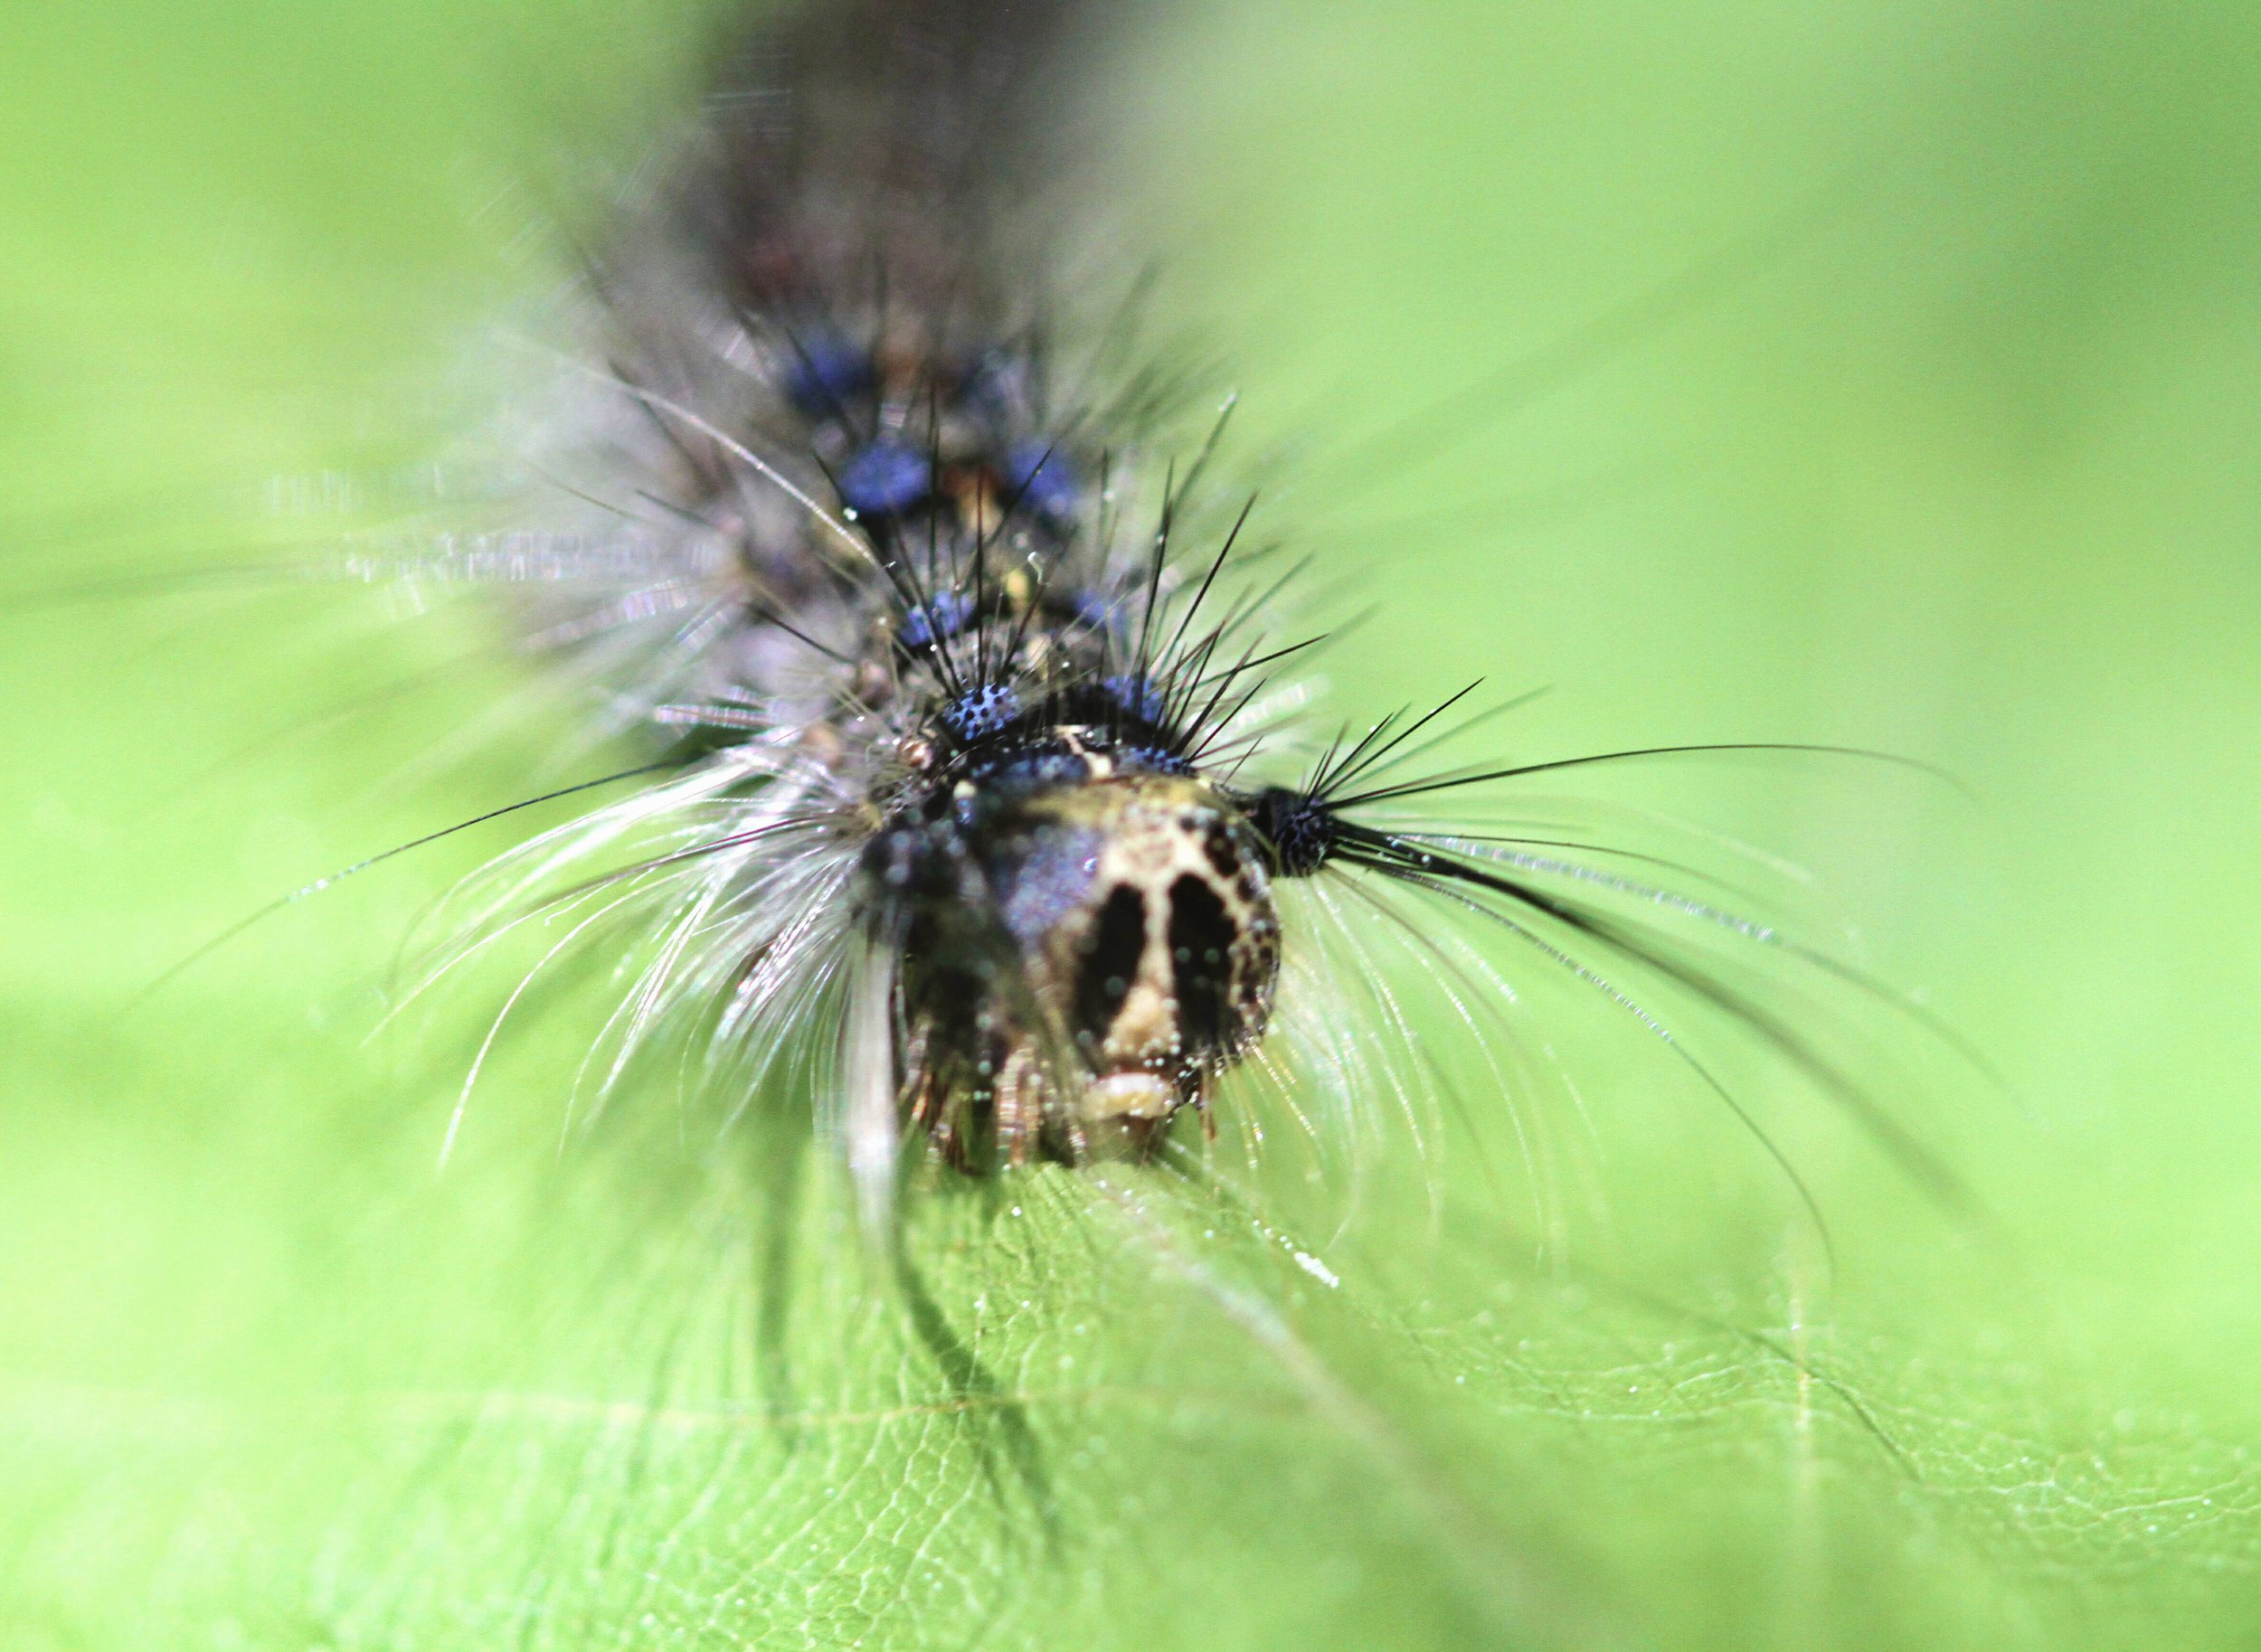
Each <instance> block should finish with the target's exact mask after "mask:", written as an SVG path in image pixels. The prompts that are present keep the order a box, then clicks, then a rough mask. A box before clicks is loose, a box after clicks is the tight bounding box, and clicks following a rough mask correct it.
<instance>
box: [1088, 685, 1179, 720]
mask: <svg viewBox="0 0 2261 1652" xmlns="http://www.w3.org/2000/svg"><path fill="white" fill-rule="evenodd" d="M1099 685H1100V686H1101V687H1102V688H1103V689H1105V690H1106V691H1107V697H1108V698H1109V699H1111V700H1112V701H1113V702H1114V703H1116V704H1117V705H1120V706H1121V707H1122V709H1123V710H1124V711H1126V712H1128V713H1130V715H1132V716H1133V717H1136V718H1137V719H1138V720H1139V721H1140V722H1150V723H1154V724H1156V725H1158V726H1159V724H1160V723H1162V722H1164V721H1165V720H1167V718H1168V714H1169V696H1168V695H1167V694H1164V693H1163V692H1162V691H1161V690H1160V689H1159V688H1157V687H1156V686H1155V685H1154V684H1152V683H1150V682H1149V681H1148V680H1147V679H1146V678H1144V677H1135V676H1130V675H1122V676H1112V677H1102V678H1101V679H1100V684H1099Z"/></svg>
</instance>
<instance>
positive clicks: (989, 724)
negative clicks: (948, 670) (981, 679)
mask: <svg viewBox="0 0 2261 1652" xmlns="http://www.w3.org/2000/svg"><path fill="white" fill-rule="evenodd" d="M1019 715H1020V696H1019V695H1018V694H1015V693H1014V692H1013V691H1012V690H1011V689H1009V688H1008V687H1006V686H1005V684H1002V683H985V684H982V685H981V686H980V687H979V688H970V689H968V690H967V691H966V692H965V693H964V694H960V695H959V697H958V698H957V699H955V700H953V701H951V703H949V704H948V705H946V706H944V707H943V708H942V722H943V725H944V726H945V727H947V728H948V729H949V730H950V732H951V733H953V734H955V735H956V736H958V738H959V739H960V740H963V741H977V740H982V739H986V738H987V737H988V736H989V735H991V734H997V733H1001V732H1003V731H1004V730H1006V729H1007V728H1009V727H1010V726H1011V725H1012V722H1013V720H1014V719H1015V718H1016V717H1017V716H1019Z"/></svg>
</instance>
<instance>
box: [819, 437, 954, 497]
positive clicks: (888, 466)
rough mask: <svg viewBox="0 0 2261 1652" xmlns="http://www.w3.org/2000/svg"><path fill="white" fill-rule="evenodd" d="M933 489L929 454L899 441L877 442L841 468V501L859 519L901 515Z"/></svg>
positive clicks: (932, 469)
mask: <svg viewBox="0 0 2261 1652" xmlns="http://www.w3.org/2000/svg"><path fill="white" fill-rule="evenodd" d="M933 488H934V467H933V466H932V464H930V463H928V461H927V457H926V455H925V454H923V453H921V452H919V451H918V450H917V449H916V448H907V447H905V446H903V443H901V442H899V441H888V440H885V439H882V440H879V441H875V442H874V443H872V444H871V445H870V446H869V447H867V448H863V449H862V450H860V451H859V452H858V453H857V454H856V456H855V457H854V458H851V459H849V460H848V462H847V464H845V465H843V466H842V467H840V499H841V502H842V503H843V504H845V505H847V507H848V509H850V510H852V511H854V512H855V513H856V514H857V515H859V516H894V515H898V514H901V513H903V512H904V511H907V510H909V509H910V508H911V507H912V506H913V505H917V504H919V503H920V502H921V501H922V500H923V499H925V498H926V496H928V495H929V494H930V493H932V491H933Z"/></svg>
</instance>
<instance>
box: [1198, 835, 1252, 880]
mask: <svg viewBox="0 0 2261 1652" xmlns="http://www.w3.org/2000/svg"><path fill="white" fill-rule="evenodd" d="M1201 853H1202V854H1204V855H1205V856H1206V857H1207V859H1208V862H1209V864H1210V865H1211V866H1213V867H1214V868H1216V874H1217V876H1219V877H1221V878H1223V879H1224V880H1225V882H1226V883H1234V882H1236V881H1239V880H1241V879H1242V877H1243V871H1242V867H1241V854H1240V847H1239V845H1236V844H1235V843H1234V841H1233V835H1232V834H1231V833H1230V832H1228V831H1226V830H1225V828H1224V827H1223V826H1217V827H1215V828H1213V829H1212V830H1210V831H1209V832H1207V833H1206V834H1204V835H1203V836H1202V839H1201Z"/></svg>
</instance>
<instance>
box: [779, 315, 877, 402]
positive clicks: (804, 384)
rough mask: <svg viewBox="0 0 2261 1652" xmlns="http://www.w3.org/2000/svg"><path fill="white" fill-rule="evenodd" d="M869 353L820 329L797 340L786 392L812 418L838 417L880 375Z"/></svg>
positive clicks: (786, 381)
mask: <svg viewBox="0 0 2261 1652" xmlns="http://www.w3.org/2000/svg"><path fill="white" fill-rule="evenodd" d="M877 376H878V375H877V374H876V373H875V372H874V371H873V368H872V358H871V355H870V353H869V352H867V351H866V350H865V349H864V348H863V347H862V346H861V345H854V344H850V343H849V342H848V341H847V339H845V338H842V337H841V336H840V335H838V334H837V333H818V334H817V335H814V336H813V337H809V338H804V339H801V340H799V342H798V346H797V348H796V349H795V350H794V352H793V363H792V366H791V367H790V369H789V370H788V371H787V373H786V374H785V393H786V394H787V395H789V396H790V397H791V398H792V399H793V405H794V406H795V407H797V408H799V409H800V411H802V412H804V413H806V414H808V415H809V417H810V418H811V419H825V418H836V417H837V416H838V414H839V412H840V410H841V409H842V408H844V407H845V406H847V403H848V402H849V401H852V400H853V399H854V398H856V397H857V396H860V395H863V394H864V393H865V392H867V391H869V390H870V389H871V387H872V385H873V383H874V382H875V380H876V379H877Z"/></svg>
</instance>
